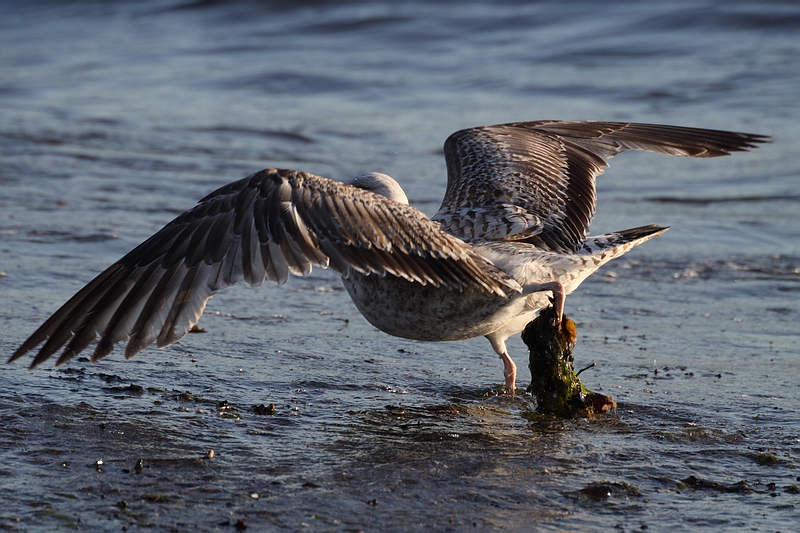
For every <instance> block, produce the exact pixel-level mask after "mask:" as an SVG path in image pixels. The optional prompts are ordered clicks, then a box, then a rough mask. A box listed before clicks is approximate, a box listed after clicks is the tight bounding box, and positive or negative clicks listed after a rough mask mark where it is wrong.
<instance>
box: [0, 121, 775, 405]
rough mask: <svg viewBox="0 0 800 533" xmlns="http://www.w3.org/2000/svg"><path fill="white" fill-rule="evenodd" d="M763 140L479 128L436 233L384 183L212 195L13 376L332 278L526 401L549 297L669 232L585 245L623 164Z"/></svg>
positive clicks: (370, 310) (400, 326)
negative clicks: (319, 277) (616, 164)
mask: <svg viewBox="0 0 800 533" xmlns="http://www.w3.org/2000/svg"><path fill="white" fill-rule="evenodd" d="M766 140H767V138H766V137H763V136H760V135H751V134H745V133H733V132H724V131H715V130H701V129H695V128H681V127H675V126H658V125H649V124H632V123H616V122H558V121H538V122H521V123H514V124H503V125H498V126H487V127H480V128H472V129H467V130H462V131H459V132H456V133H454V134H453V135H452V136H450V138H448V139H447V141H446V143H445V156H446V159H447V170H448V184H447V191H446V194H445V198H444V201H443V202H442V206H441V208H440V210H439V212H438V213H437V214H436V215H435V216H434V217H433V219H432V220H431V219H428V218H427V217H425V215H424V214H422V213H421V212H420V211H418V210H417V209H415V208H413V207H411V206H409V205H407V199H406V197H405V194H404V193H403V191H402V189H401V188H400V187H399V185H398V184H397V183H396V182H395V181H394V180H392V179H391V178H389V177H388V176H386V175H383V174H367V175H362V176H359V177H357V178H354V179H353V180H352V181H351V182H350V183H340V182H336V181H332V180H329V179H327V178H322V177H319V176H314V175H312V174H308V173H304V172H299V171H295V170H281V169H274V168H273V169H267V170H263V171H261V172H257V173H255V174H253V175H251V176H249V177H247V178H245V179H242V180H239V181H236V182H233V183H231V184H229V185H226V186H224V187H222V188H220V189H218V190H216V191H214V192H213V193H211V194H209V195H208V196H206V197H205V198H203V199H202V200H200V202H199V203H198V204H197V205H196V206H195V207H194V208H192V209H190V210H189V211H187V212H186V213H183V214H182V215H180V216H179V217H177V218H176V219H175V220H173V221H172V222H170V223H169V224H167V225H166V226H165V227H164V228H163V229H162V230H160V231H159V232H158V233H156V234H155V235H153V236H152V237H150V238H149V239H147V240H146V241H145V242H143V243H142V244H140V245H139V246H137V247H136V248H135V249H134V250H132V251H131V252H130V253H128V254H127V255H126V256H125V257H123V258H122V259H120V260H119V261H117V262H116V263H114V264H113V265H111V266H110V267H109V268H108V269H106V270H105V271H103V272H102V273H100V274H99V275H98V276H97V277H96V278H95V279H94V280H92V281H91V282H90V283H89V284H88V285H86V286H85V287H84V288H83V289H81V290H80V291H79V292H78V293H77V294H76V295H75V296H73V297H72V298H70V299H69V300H68V301H67V302H66V303H65V304H64V305H63V306H62V307H61V308H60V309H59V310H58V311H56V312H55V313H54V314H53V316H51V317H50V318H49V319H48V320H47V321H45V323H44V324H42V326H40V327H39V328H38V329H37V330H36V331H35V332H34V333H33V334H32V335H31V336H30V338H28V339H27V340H26V341H25V342H24V343H23V344H22V346H20V347H19V349H17V351H16V352H14V354H13V355H12V356H11V358H10V359H9V362H11V361H14V360H16V359H19V358H20V357H22V356H23V355H24V354H26V353H27V352H29V351H30V350H33V349H34V348H36V347H37V346H39V345H40V344H43V345H42V347H41V348H40V349H39V351H38V353H37V354H36V356H35V357H34V358H33V361H32V362H31V365H30V366H31V368H33V367H35V366H37V365H39V364H41V363H42V362H44V361H46V360H47V359H49V358H50V357H51V356H52V355H53V354H55V353H56V352H58V351H61V354H60V356H59V358H58V360H57V363H56V364H61V363H64V362H66V361H68V360H70V359H71V358H72V357H74V356H75V355H76V354H78V353H80V352H81V351H83V350H84V349H86V348H88V347H89V346H90V345H91V344H92V342H94V341H95V340H97V345H96V347H95V350H94V354H93V355H92V360H93V361H96V360H98V359H100V358H102V357H105V356H106V355H108V354H109V353H110V352H111V351H112V350H113V348H114V345H115V344H116V343H117V342H127V345H126V348H125V356H126V357H128V358H130V357H132V356H133V355H135V354H136V353H138V352H140V351H141V350H143V349H145V348H146V347H148V346H150V345H151V344H153V343H155V344H156V345H157V346H159V347H162V346H167V345H169V344H172V343H174V342H176V341H177V340H179V339H180V338H181V337H183V336H184V335H185V334H186V333H187V332H188V331H189V329H190V328H191V327H192V326H193V325H194V324H196V322H197V321H198V320H199V318H200V315H202V313H203V310H204V308H205V305H206V302H207V301H208V299H209V298H210V297H211V296H212V295H213V294H215V293H216V292H218V291H220V290H221V289H223V288H225V287H227V286H229V285H232V284H234V283H237V282H238V281H240V280H244V282H245V283H247V284H248V285H251V286H255V285H259V284H261V283H262V282H263V280H264V279H269V280H270V281H273V282H276V283H279V284H280V283H284V282H286V281H287V279H288V278H289V274H295V275H298V276H304V275H307V274H308V273H309V272H311V269H312V267H314V266H318V267H322V268H326V267H331V268H332V269H333V270H335V271H336V272H338V273H339V274H340V275H341V276H342V279H343V282H344V285H345V288H346V289H347V290H348V292H349V293H350V295H351V297H352V299H353V301H354V303H355V304H356V306H357V307H358V309H359V310H360V311H361V312H362V313H363V314H364V316H365V317H366V318H367V320H369V321H370V322H371V323H372V324H374V325H375V326H376V327H378V328H379V329H381V330H383V331H386V332H388V333H390V334H393V335H397V336H401V337H407V338H412V339H419V340H433V341H435V340H457V339H465V338H470V337H475V336H479V335H484V336H486V337H487V338H488V339H489V340H490V342H491V343H492V346H493V347H494V349H495V351H496V352H497V353H498V354H499V355H500V357H501V358H502V359H503V362H504V368H505V370H504V374H505V377H506V386H507V387H508V388H509V389H510V390H511V391H512V392H513V389H514V383H515V376H516V366H515V365H514V362H513V361H512V360H511V358H510V357H509V356H508V353H507V351H506V348H505V340H506V339H507V338H508V336H509V335H511V334H513V333H517V332H519V331H521V330H522V328H523V327H524V326H525V324H526V323H527V322H528V321H530V320H531V319H532V318H533V316H534V315H535V313H536V312H537V311H538V310H539V309H541V308H542V307H543V306H544V305H546V304H547V303H548V297H547V294H545V293H552V294H553V300H554V302H555V307H556V311H557V316H560V313H561V311H562V310H563V302H564V297H565V295H566V294H568V293H569V292H571V291H572V290H574V289H575V288H577V286H578V285H579V284H580V283H581V281H583V280H584V279H585V278H586V277H588V276H589V275H590V274H591V273H592V272H594V271H595V270H596V269H597V268H599V267H600V266H601V265H602V264H604V263H606V262H607V261H609V260H611V259H613V258H615V257H618V256H620V255H622V254H623V253H625V252H626V251H628V250H629V249H630V248H632V247H633V246H636V245H638V244H641V243H642V242H644V241H646V240H648V239H650V238H652V237H654V236H656V235H659V234H661V233H663V232H664V231H665V230H666V228H662V227H660V226H655V225H650V226H642V227H640V228H633V229H630V230H625V231H621V232H617V233H610V234H606V235H601V236H598V237H588V238H587V233H588V229H589V224H590V222H591V219H592V217H593V216H594V212H595V206H596V195H595V179H596V177H597V175H599V174H600V173H602V172H603V170H604V169H605V168H606V167H607V163H606V161H605V160H606V159H608V158H610V157H612V156H614V155H616V154H617V153H620V152H622V151H625V150H646V151H651V152H660V153H665V154H670V155H681V156H692V157H715V156H719V155H727V154H729V153H730V152H733V151H740V150H747V149H749V148H753V147H754V146H755V145H756V144H757V143H760V142H764V141H766Z"/></svg>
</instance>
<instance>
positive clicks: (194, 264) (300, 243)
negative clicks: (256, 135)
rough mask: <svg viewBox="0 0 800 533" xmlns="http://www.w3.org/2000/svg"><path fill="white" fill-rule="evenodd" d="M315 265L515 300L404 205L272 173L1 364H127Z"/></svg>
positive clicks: (502, 283) (223, 199) (116, 272)
mask: <svg viewBox="0 0 800 533" xmlns="http://www.w3.org/2000/svg"><path fill="white" fill-rule="evenodd" d="M314 265H316V266H320V267H323V268H325V267H327V266H330V267H331V268H332V269H333V270H335V271H336V272H338V273H339V274H341V275H342V276H348V275H349V273H350V272H352V271H357V272H360V273H365V274H374V275H380V276H384V275H391V276H397V277H401V278H404V279H407V280H409V281H412V282H416V283H420V284H423V285H425V284H433V285H436V286H446V287H450V288H454V289H456V290H463V289H465V288H470V289H474V290H479V291H485V292H494V293H497V294H505V293H506V292H513V291H517V290H519V285H518V284H516V282H515V281H513V280H512V279H511V278H509V277H508V276H507V275H505V274H504V273H502V272H501V271H499V270H497V269H496V268H494V267H493V266H492V265H491V264H489V263H488V262H487V261H485V260H484V259H482V258H480V257H479V256H477V255H476V254H474V253H473V252H472V250H471V248H470V246H469V245H467V244H465V243H464V242H463V241H461V240H459V239H457V238H455V237H453V236H451V235H449V234H447V233H445V232H443V231H442V230H441V229H440V227H439V224H437V223H435V222H432V221H431V220H430V219H428V218H427V217H425V215H424V214H423V213H421V212H420V211H418V210H417V209H414V208H413V207H411V206H408V205H403V204H400V203H397V202H394V201H391V200H389V199H388V198H385V197H383V196H379V195H376V194H373V193H371V192H368V191H365V190H362V189H359V188H357V187H354V186H351V185H347V184H344V183H340V182H336V181H332V180H329V179H326V178H321V177H319V176H314V175H312V174H307V173H303V172H297V171H292V170H278V169H268V170H263V171H261V172H258V173H256V174H253V175H252V176H249V177H247V178H245V179H243V180H240V181H236V182H233V183H231V184H229V185H227V186H225V187H222V188H221V189H219V190H217V191H215V192H213V193H211V194H210V195H208V196H206V197H205V198H204V199H202V200H201V201H200V202H199V203H198V204H197V205H196V206H195V207H194V208H193V209H191V210H189V211H187V212H186V213H183V214H182V215H180V216H179V217H178V218H176V219H175V220H173V221H172V222H170V223H169V224H167V226H165V227H164V228H163V229H161V230H160V231H159V232H158V233H156V234H155V235H153V236H152V237H150V238H149V239H147V240H146V241H145V242H143V243H142V244H140V245H139V246H138V247H136V248H135V249H134V250H132V251H131V252H130V253H128V254H127V255H126V256H125V257H123V258H122V259H120V260H119V261H117V262H116V263H114V264H113V265H111V266H110V267H109V268H108V269H106V270H105V271H103V272H102V273H101V274H100V275H98V276H97V277H96V278H95V279H94V280H92V281H91V282H90V283H89V284H88V285H86V286H85V287H84V288H83V289H81V290H80V291H79V292H78V293H77V294H76V295H75V296H73V297H72V298H71V299H70V300H69V301H67V303H65V304H64V305H63V306H62V307H61V308H60V309H59V310H58V311H56V312H55V314H53V316H52V317H50V318H49V319H48V320H47V321H46V322H45V323H44V324H43V325H42V326H41V327H39V329H38V330H36V331H35V332H34V333H33V334H32V335H31V336H30V338H29V339H28V340H26V341H25V343H23V344H22V346H21V347H20V348H19V349H18V350H17V351H16V352H15V353H14V354H13V355H12V356H11V359H10V360H9V362H11V361H14V360H16V359H18V358H19V357H22V355H24V354H25V353H26V352H28V351H30V350H32V349H33V348H35V347H36V346H38V345H39V344H41V343H42V342H44V345H43V346H42V348H41V349H40V350H39V352H38V354H37V355H36V357H35V358H34V359H33V362H32V363H31V368H33V367H35V366H36V365H38V364H40V363H42V362H43V361H45V360H47V359H48V358H49V357H50V356H52V355H53V354H54V353H55V352H56V351H58V350H60V349H61V348H62V347H63V348H64V350H63V352H62V354H61V356H60V358H59V359H58V362H57V363H56V364H61V363H63V362H65V361H68V360H69V359H71V358H72V357H74V356H75V355H76V354H78V353H79V352H81V351H82V350H84V349H85V348H87V347H88V346H89V345H90V344H91V343H92V342H93V341H94V340H95V339H96V338H97V337H98V336H99V341H98V343H97V347H96V349H95V351H94V355H93V356H92V360H93V361H94V360H98V359H100V358H102V357H104V356H106V355H108V354H109V353H110V352H111V351H112V350H113V348H114V344H115V343H117V342H120V341H127V347H126V349H125V356H126V357H127V358H130V357H132V356H133V355H135V354H136V353H138V352H140V351H141V350H143V349H144V348H146V347H148V346H149V345H151V344H153V343H154V342H155V343H156V344H157V345H158V346H159V347H162V346H166V345H169V344H172V343H174V342H176V341H177V340H178V339H180V338H181V337H183V336H184V335H185V334H186V333H187V332H188V331H189V329H190V328H191V326H192V325H194V324H195V323H196V322H197V320H198V319H199V318H200V315H202V313H203V309H204V308H205V305H206V302H207V301H208V299H209V298H210V297H211V296H212V295H213V294H215V293H216V292H218V291H219V290H221V289H223V288H225V287H227V286H229V285H232V284H234V283H236V282H238V281H240V280H242V279H244V281H245V283H247V284H248V285H251V286H253V285H259V284H261V283H262V282H263V281H264V279H265V278H268V279H269V280H270V281H273V282H277V283H284V282H285V281H286V280H287V279H288V277H289V273H292V274H296V275H299V276H304V275H307V274H308V273H309V272H311V269H312V266H314Z"/></svg>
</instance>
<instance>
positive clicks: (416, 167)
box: [0, 1, 800, 531]
mask: <svg viewBox="0 0 800 533" xmlns="http://www.w3.org/2000/svg"><path fill="white" fill-rule="evenodd" d="M0 9H1V10H2V12H3V16H2V17H0V117H2V121H0V191H2V194H0V271H2V274H0V324H1V325H2V331H3V333H2V335H1V336H0V352H1V353H4V354H10V353H12V352H13V350H14V349H15V348H16V347H17V346H18V345H19V344H20V343H21V342H23V341H24V339H25V338H26V337H27V336H28V335H29V334H30V333H31V332H32V331H33V330H34V329H35V328H36V327H37V326H38V325H39V324H40V323H41V322H42V321H43V320H44V319H46V318H47V316H49V314H50V313H52V312H53V311H54V310H55V309H56V308H57V307H58V306H59V305H60V304H61V303H63V302H64V301H65V300H66V299H67V298H68V297H69V296H71V295H72V294H73V293H74V292H75V291H77V290H78V289H79V288H80V287H81V286H82V285H83V284H85V283H86V282H88V281H89V280H90V279H91V278H92V277H93V276H94V275H96V274H97V273H98V272H99V271H101V270H102V269H103V268H105V267H106V266H107V265H109V264H110V263H112V262H113V261H115V260H116V259H118V258H119V257H120V256H121V255H122V254H124V253H125V252H127V251H128V250H130V249H131V248H132V247H134V246H135V245H136V244H138V243H139V242H141V241H142V240H143V239H145V238H146V237H148V236H149V235H150V234H152V233H153V232H154V231H156V230H158V229H159V228H160V227H161V226H163V225H164V224H165V223H166V222H168V221H169V220H170V219H171V218H172V217H174V216H176V215H177V214H178V213H180V212H182V211H184V210H186V209H188V208H189V207H191V206H192V205H193V204H194V203H195V202H196V201H197V200H198V199H199V198H201V197H202V196H204V195H205V194H206V193H208V192H209V191H211V190H213V189H214V188H216V187H218V186H220V185H222V184H224V183H227V182H228V181H232V180H234V179H238V178H240V177H243V176H245V175H247V174H250V173H252V172H254V171H256V170H259V169H261V168H265V167H268V166H281V167H290V168H297V169H302V170H307V171H310V172H315V173H318V174H321V175H324V176H329V177H333V178H337V179H344V178H347V177H349V176H352V175H355V174H358V173H360V172H364V171H370V170H374V171H382V172H386V173H388V174H391V175H393V176H394V177H396V178H397V179H398V180H399V181H400V182H401V183H402V184H403V186H404V187H405V189H406V191H407V193H408V195H409V198H410V200H411V202H412V203H413V204H414V205H416V206H417V207H419V208H420V209H422V210H423V211H425V212H426V213H428V214H432V213H434V212H435V211H436V208H437V207H438V202H439V199H440V198H441V195H442V193H443V191H444V185H445V179H444V176H445V171H444V162H443V159H442V155H441V144H442V142H443V140H444V139H445V138H446V136H447V135H449V134H450V133H451V132H453V131H455V130H457V129H459V128H463V127H469V126H476V125H482V124H494V123H501V122H507V121H519V120H534V119H542V118H563V119H609V120H636V121H643V122H660V123H672V124H682V125H692V126H701V127H713V128H721V129H733V130H740V131H750V132H754V133H762V134H768V135H773V136H774V137H775V142H774V143H773V144H770V145H767V146H764V147H762V148H760V149H759V150H757V151H755V152H753V153H748V154H737V155H735V156H734V157H729V158H720V159H713V160H688V159H675V158H668V157H664V156H657V155H649V154H625V155H622V156H620V157H619V158H616V159H614V161H613V166H612V168H611V169H610V171H609V172H608V174H607V175H606V176H603V177H602V178H601V183H600V185H599V195H600V200H599V210H598V211H599V212H598V217H597V219H596V221H595V224H594V225H593V228H592V229H593V232H597V233H601V232H604V231H612V230H618V229H623V228H628V227H634V226H638V225H643V224H647V223H658V224H663V225H671V226H672V229H671V230H670V231H669V232H668V233H666V234H665V235H664V236H662V237H659V239H657V240H655V241H652V242H650V243H648V244H646V245H645V246H642V247H641V248H639V249H637V250H635V251H634V252H632V253H630V254H629V255H627V256H625V258H623V259H621V260H618V261H616V262H615V263H613V264H611V265H608V266H607V267H605V269H604V270H603V271H602V272H600V273H598V274H597V275H596V276H594V277H593V278H592V279H590V280H589V281H587V282H586V283H585V284H584V285H583V286H582V287H581V289H580V290H579V291H578V292H576V293H575V294H573V295H572V296H571V297H570V298H568V300H567V313H568V314H569V315H570V316H571V317H572V318H573V319H574V320H576V322H577V323H578V328H579V334H580V339H579V345H578V348H577V351H576V357H577V359H578V360H577V362H576V364H577V365H578V366H584V365H586V364H589V363H590V362H592V361H596V362H597V363H598V366H597V367H596V368H594V369H592V370H589V371H587V372H586V373H585V374H583V376H582V377H583V378H584V380H585V381H586V384H587V385H588V386H589V387H591V388H594V389H597V390H601V391H603V392H604V393H607V394H610V395H612V396H614V397H615V398H616V399H617V401H618V402H619V408H618V410H617V412H616V413H614V414H613V415H611V416H608V417H605V418H602V419H597V420H590V421H585V420H583V421H555V420H547V419H539V420H536V419H534V420H531V419H529V418H528V417H526V416H525V413H527V412H528V411H529V410H530V409H532V408H533V404H532V401H531V400H530V398H527V397H525V396H521V397H517V398H515V399H509V398H503V397H496V396H492V395H491V394H487V391H491V390H492V388H493V387H494V386H496V385H497V384H499V383H500V382H501V380H502V372H501V369H502V365H501V363H500V361H499V360H498V359H497V358H496V357H495V356H494V355H493V354H492V352H491V349H490V347H489V345H488V343H487V342H486V341H485V340H484V339H475V340H472V341H467V342H459V343H438V344H429V343H417V342H413V341H407V340H402V339H395V338H392V337H388V336H386V335H384V334H382V333H380V332H377V331H376V330H374V328H372V327H371V326H369V325H368V324H367V323H366V322H365V321H364V320H363V319H362V318H361V317H360V316H359V315H358V313H357V311H356V310H355V308H354V307H353V306H352V305H351V304H350V302H349V299H348V298H347V295H346V293H344V291H343V290H342V289H341V286H340V284H339V281H338V279H336V277H335V276H333V275H331V274H330V273H329V272H325V271H315V272H314V273H313V275H312V276H309V277H307V278H303V279H294V280H292V281H291V282H290V283H289V284H287V285H286V286H283V287H271V286H270V287H266V286H265V287H262V288H260V289H258V290H250V289H246V288H244V287H238V286H237V287H233V288H231V289H230V290H228V291H226V292H225V293H223V294H221V295H219V296H217V297H216V298H214V299H213V300H212V302H211V303H210V304H209V307H208V309H207V312H206V314H205V315H204V317H203V319H202V321H201V323H200V325H201V326H202V327H203V328H204V329H205V330H206V333H198V334H194V335H189V336H187V337H186V338H185V339H184V340H183V341H182V342H181V343H179V344H177V345H175V346H172V347H169V348H167V349H164V350H155V349H151V350H148V351H146V352H144V353H142V354H139V356H137V357H136V358H135V359H133V360H131V361H124V359H123V358H122V356H121V355H120V354H119V353H116V354H113V355H112V356H110V357H109V358H107V359H106V360H103V361H102V362H100V363H98V364H94V365H92V364H89V363H88V362H87V361H86V360H85V359H80V360H75V361H73V362H72V363H70V364H69V365H67V366H65V367H63V368H59V369H54V368H52V367H46V368H40V369H37V370H36V371H35V372H28V371H27V370H26V369H25V368H24V367H25V365H24V364H21V363H18V364H14V365H9V366H6V367H4V368H3V371H2V372H1V373H0V418H2V424H0V463H1V464H2V467H0V495H1V496H2V499H3V502H4V505H3V508H2V510H0V528H3V529H6V530H12V531H14V530H20V531H52V530H53V529H67V528H76V527H77V528H79V529H85V530H115V531H118V530H120V529H122V528H128V529H136V528H140V527H141V528H144V527H148V528H151V529H153V528H154V529H155V530H172V531H215V530H223V531H230V530H231V529H232V528H235V527H236V525H237V523H238V524H239V526H242V525H247V526H248V528H250V529H251V530H258V531H260V530H270V529H272V530H281V529H285V530H298V529H301V528H310V529H312V530H331V531H342V530H345V531H355V530H382V531H392V530H396V531H400V530H404V531H405V530H415V529H419V530H430V529H435V530H453V531H461V530H466V529H470V530H480V531H490V530H518V531H531V530H533V531H574V530H582V531H586V530H589V531H594V530H596V531H606V530H610V529H615V528H616V529H617V530H621V531H641V530H644V529H647V530H649V531H663V530H668V529H673V530H681V531H684V530H692V531H719V530H748V531H793V530H797V524H798V523H800V494H799V493H800V489H798V488H797V487H798V486H800V479H798V476H799V475H800V470H799V469H798V465H799V461H800V420H799V419H798V410H797V406H798V400H800V393H798V387H797V385H798V377H797V376H798V375H799V374H800V357H798V350H797V344H798V340H799V339H800V336H799V335H798V332H797V324H798V321H799V320H798V319H799V317H800V314H799V313H800V308H799V307H798V303H797V301H798V292H799V290H800V209H798V195H797V183H798V175H799V174H800V165H798V162H797V161H798V160H797V157H796V154H795V151H796V150H795V147H796V146H797V145H798V143H800V130H799V129H798V127H797V123H798V115H799V114H800V105H798V100H797V87H798V86H800V60H798V58H800V42H798V41H797V39H796V35H797V31H798V28H800V9H799V8H798V7H796V6H795V5H794V4H792V3H763V2H762V3H758V4H752V5H751V4H748V3H743V4H737V3H730V2H714V1H708V2H700V3H697V2H695V3H693V4H672V3H665V4H660V5H653V4H630V3H624V4H619V5H604V6H598V5H596V4H574V5H573V4H570V5H565V4H564V3H560V4H557V3H544V4H530V3H528V2H514V1H509V2H502V3H488V2H487V3H459V4H458V5H456V4H449V3H441V4H433V5H430V4H428V3H422V2H420V3H415V2H403V3H370V4H365V3H360V2H353V3H348V2H337V3H335V4H330V5H329V4H326V3H315V2H305V3H300V4H298V5H295V4H294V3H283V2H272V3H257V2H240V3H220V4H217V3H213V2H189V3H180V2H168V1H152V2H137V3H110V4H107V3H91V2H80V3H70V4H61V3H57V2H52V3H51V2H28V3H25V4H24V5H22V4H20V3H16V2H3V3H2V5H0ZM510 349H511V350H512V354H514V355H515V358H516V360H517V362H518V363H519V366H520V369H521V377H520V381H521V382H522V383H523V384H524V383H525V382H526V381H527V379H528V374H527V369H526V368H525V367H526V365H527V360H526V359H527V357H526V352H525V347H524V345H523V344H522V343H521V341H520V340H519V339H516V338H515V339H512V340H511V342H510ZM270 404H272V405H273V406H274V413H273V412H272V411H271V410H270V409H269V408H268V406H269V405H270ZM254 406H263V407H262V408H259V409H253V407H254ZM209 450H214V455H213V457H211V458H209V456H208V455H209V454H208V452H209Z"/></svg>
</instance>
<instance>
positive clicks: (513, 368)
mask: <svg viewBox="0 0 800 533" xmlns="http://www.w3.org/2000/svg"><path fill="white" fill-rule="evenodd" d="M500 359H502V360H503V376H504V377H505V378H506V390H507V391H508V392H509V394H511V395H512V396H513V395H514V393H515V392H516V390H517V388H516V387H517V365H516V363H514V360H513V359H511V357H509V355H508V353H501V354H500Z"/></svg>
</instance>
